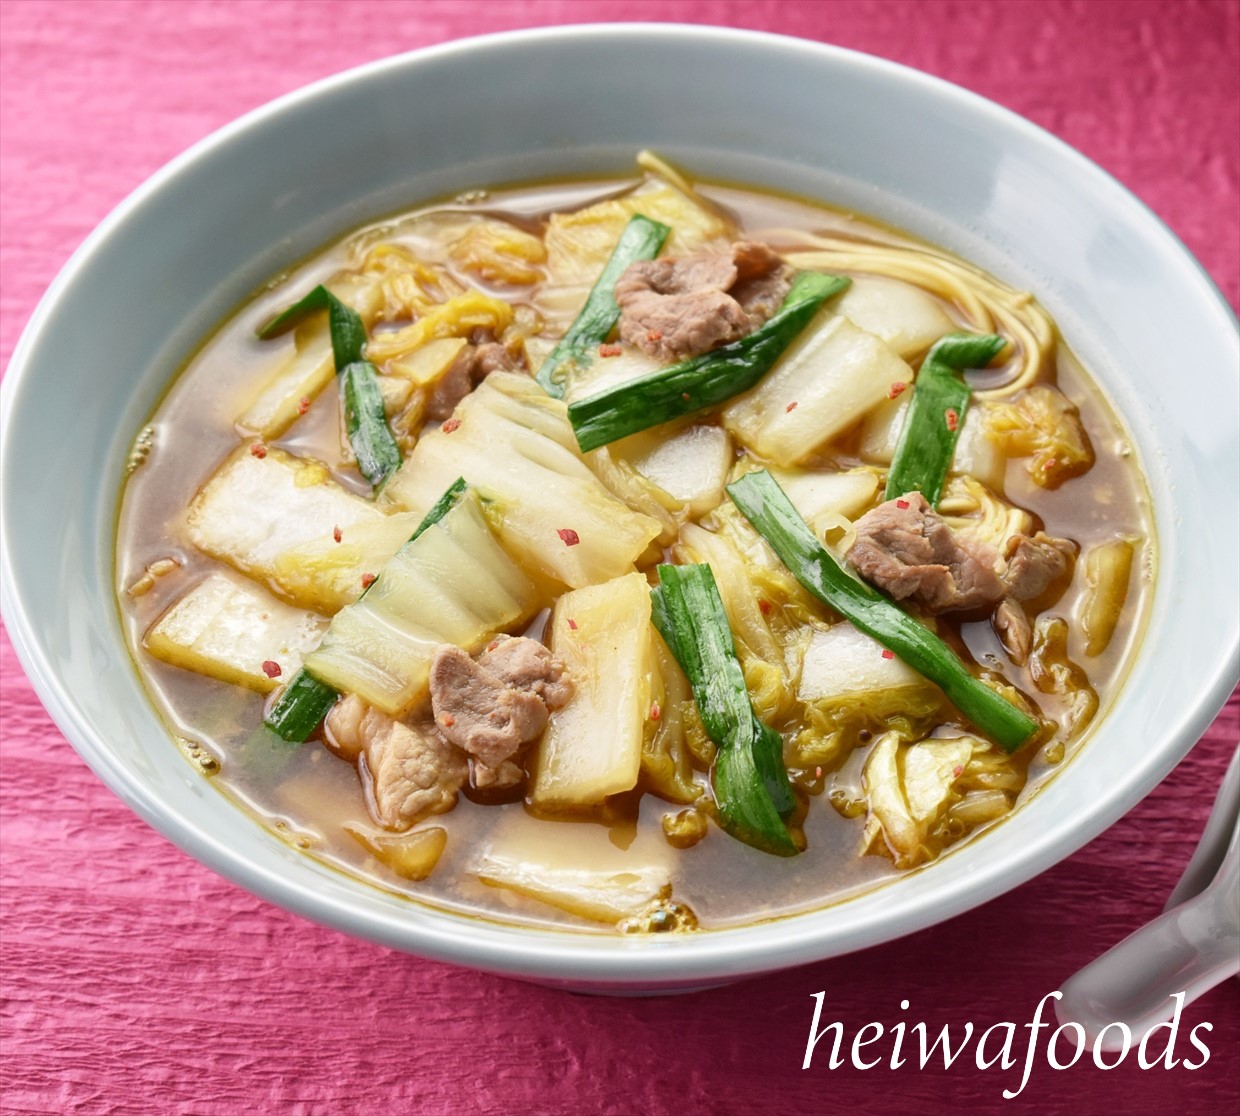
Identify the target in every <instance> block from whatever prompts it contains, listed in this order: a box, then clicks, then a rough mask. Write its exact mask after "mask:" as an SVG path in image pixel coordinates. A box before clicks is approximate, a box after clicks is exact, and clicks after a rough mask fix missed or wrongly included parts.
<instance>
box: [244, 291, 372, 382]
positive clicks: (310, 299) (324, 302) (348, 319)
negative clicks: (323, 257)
mask: <svg viewBox="0 0 1240 1116" xmlns="http://www.w3.org/2000/svg"><path fill="white" fill-rule="evenodd" d="M320 310H326V311H327V320H328V324H329V325H330V327H331V335H332V356H333V357H334V358H335V361H336V371H337V372H341V371H343V370H344V369H345V368H347V367H348V366H349V365H350V364H353V363H354V362H355V361H359V360H361V359H362V357H363V354H364V353H365V351H366V326H365V325H364V324H363V323H362V319H361V316H360V315H359V314H358V312H357V311H356V310H354V309H353V308H352V307H349V306H346V305H345V304H344V303H343V302H341V301H340V299H338V298H337V297H336V296H335V295H334V294H332V293H331V291H329V290H328V289H327V288H326V287H324V286H322V285H321V284H320V285H319V286H317V287H315V288H314V290H312V291H311V292H310V293H309V294H308V295H306V296H305V298H303V299H301V301H299V302H294V303H293V305H292V306H290V307H289V308H288V309H287V310H285V311H283V312H282V313H280V314H277V315H276V316H275V317H274V318H272V319H271V321H269V322H268V323H267V324H266V325H265V326H262V327H260V329H259V331H258V336H259V338H260V339H261V340H263V341H268V340H270V339H271V338H272V337H279V336H280V334H282V333H287V332H288V331H289V330H290V329H292V328H293V327H294V326H296V325H299V324H301V323H302V322H303V321H305V320H306V319H307V318H308V317H310V315H311V314H316V313H318V312H319V311H320Z"/></svg>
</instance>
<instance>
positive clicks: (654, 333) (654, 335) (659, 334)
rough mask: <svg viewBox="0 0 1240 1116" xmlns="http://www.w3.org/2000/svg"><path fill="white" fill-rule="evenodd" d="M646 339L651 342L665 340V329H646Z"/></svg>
mask: <svg viewBox="0 0 1240 1116" xmlns="http://www.w3.org/2000/svg"><path fill="white" fill-rule="evenodd" d="M646 340H647V341H649V342H651V343H652V344H653V343H654V342H655V341H662V340H663V331H662V330H661V329H648V330H646Z"/></svg>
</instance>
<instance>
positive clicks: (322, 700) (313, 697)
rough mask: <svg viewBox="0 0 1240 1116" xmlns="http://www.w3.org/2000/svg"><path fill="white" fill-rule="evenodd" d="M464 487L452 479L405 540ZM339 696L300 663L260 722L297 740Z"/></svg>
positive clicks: (444, 509)
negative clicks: (299, 666) (446, 488)
mask: <svg viewBox="0 0 1240 1116" xmlns="http://www.w3.org/2000/svg"><path fill="white" fill-rule="evenodd" d="M466 487H467V486H466V484H465V480H464V478H463V477H462V478H458V479H457V480H456V481H454V482H453V484H452V485H451V486H450V487H449V488H448V490H447V491H446V492H445V493H444V494H443V495H442V496H440V497H439V499H438V500H436V501H435V504H434V506H433V507H432V508H431V510H430V511H428V512H427V513H426V515H425V516H423V517H422V522H421V523H419V524H418V526H417V529H416V530H415V531H414V532H413V534H412V535H410V536H409V542H413V541H414V539H416V538H417V537H418V536H419V535H420V534H422V532H423V531H425V530H426V529H427V528H428V527H431V526H433V525H434V524H436V523H438V522H439V521H440V520H441V519H443V517H444V516H445V515H447V514H448V512H450V511H451V510H452V509H453V508H454V507H456V505H457V504H458V503H459V502H460V499H461V497H462V496H463V495H464V494H465V489H466ZM380 576H382V574H380ZM376 580H377V579H376ZM374 584H375V583H374V582H373V581H372V582H371V583H370V585H367V586H366V588H365V589H363V590H362V592H361V596H359V597H358V600H361V598H362V597H364V596H365V595H366V594H367V593H369V592H370V590H371V588H372V587H373V586H374ZM339 696H340V694H339V693H338V692H337V691H336V690H335V689H333V688H332V687H331V686H329V685H327V683H326V682H320V681H319V680H318V679H317V678H315V677H314V675H312V674H311V673H310V672H309V671H308V670H306V668H305V667H301V668H300V669H299V670H298V671H297V673H296V674H295V675H293V677H292V680H291V681H290V682H289V684H288V685H287V686H285V687H284V691H283V692H282V693H281V694H280V696H279V698H278V699H277V700H276V703H275V704H274V705H273V706H272V707H271V711H270V712H269V713H268V714H267V716H266V717H264V718H263V724H265V725H266V726H267V727H268V728H269V729H271V731H272V732H274V733H275V734H276V735H277V736H280V737H283V738H284V739H285V740H287V741H289V742H290V743H292V744H301V743H303V742H304V741H305V740H307V739H308V738H309V736H310V734H311V733H312V732H313V731H314V730H315V729H316V728H318V727H319V724H320V722H321V721H322V720H323V718H324V717H326V716H327V714H328V711H329V710H330V709H331V707H332V706H333V705H334V704H335V702H336V699H337V698H338V697H339Z"/></svg>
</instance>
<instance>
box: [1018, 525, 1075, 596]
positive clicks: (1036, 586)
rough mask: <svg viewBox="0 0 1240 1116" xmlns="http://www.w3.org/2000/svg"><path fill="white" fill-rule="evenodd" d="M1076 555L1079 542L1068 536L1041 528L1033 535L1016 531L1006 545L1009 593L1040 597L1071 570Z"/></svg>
mask: <svg viewBox="0 0 1240 1116" xmlns="http://www.w3.org/2000/svg"><path fill="white" fill-rule="evenodd" d="M1075 559H1076V544H1075V543H1071V542H1069V541H1068V540H1067V539H1056V538H1052V537H1051V536H1050V535H1046V534H1043V533H1042V532H1041V531H1039V532H1038V533H1037V534H1036V535H1034V536H1033V537H1032V538H1030V537H1029V536H1028V535H1014V536H1013V537H1012V538H1011V540H1009V542H1008V545H1007V570H1006V571H1005V572H1004V575H1003V579H1004V581H1006V582H1007V587H1008V593H1009V594H1010V595H1011V596H1013V597H1015V598H1016V599H1017V600H1020V601H1031V600H1034V599H1035V598H1037V597H1040V596H1041V595H1042V594H1043V593H1045V592H1046V590H1047V589H1048V588H1049V587H1050V586H1051V585H1053V584H1054V583H1055V582H1056V581H1059V580H1061V579H1062V578H1063V577H1064V576H1065V575H1066V574H1067V573H1068V571H1069V570H1070V569H1071V568H1072V563H1073V562H1074V561H1075Z"/></svg>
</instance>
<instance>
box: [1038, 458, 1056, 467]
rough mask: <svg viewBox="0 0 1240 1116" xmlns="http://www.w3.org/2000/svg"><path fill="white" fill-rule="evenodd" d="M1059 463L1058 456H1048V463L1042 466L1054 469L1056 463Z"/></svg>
mask: <svg viewBox="0 0 1240 1116" xmlns="http://www.w3.org/2000/svg"><path fill="white" fill-rule="evenodd" d="M1058 464H1059V461H1058V460H1057V459H1056V458H1054V457H1048V458H1047V459H1046V464H1045V465H1043V466H1042V468H1043V469H1053V468H1054V467H1055V466H1056V465H1058Z"/></svg>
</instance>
